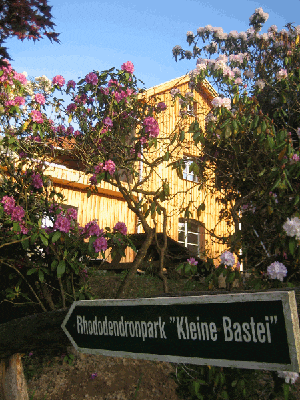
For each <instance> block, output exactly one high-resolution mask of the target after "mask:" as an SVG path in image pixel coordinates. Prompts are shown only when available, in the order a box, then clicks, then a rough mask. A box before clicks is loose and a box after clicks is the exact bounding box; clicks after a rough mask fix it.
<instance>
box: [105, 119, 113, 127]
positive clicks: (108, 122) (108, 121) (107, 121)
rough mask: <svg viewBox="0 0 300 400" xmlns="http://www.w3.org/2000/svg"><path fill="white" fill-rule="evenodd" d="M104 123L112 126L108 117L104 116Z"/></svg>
mask: <svg viewBox="0 0 300 400" xmlns="http://www.w3.org/2000/svg"><path fill="white" fill-rule="evenodd" d="M103 122H104V124H105V125H107V126H113V122H112V120H111V119H110V118H109V117H106V118H105V120H104V121H103Z"/></svg>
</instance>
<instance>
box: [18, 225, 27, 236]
mask: <svg viewBox="0 0 300 400" xmlns="http://www.w3.org/2000/svg"><path fill="white" fill-rule="evenodd" d="M20 229H21V233H23V235H27V233H28V229H27V228H26V226H25V225H24V224H20Z"/></svg>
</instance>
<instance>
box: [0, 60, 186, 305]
mask: <svg viewBox="0 0 300 400" xmlns="http://www.w3.org/2000/svg"><path fill="white" fill-rule="evenodd" d="M133 71H134V66H133V64H132V63H131V62H130V61H127V62H125V63H124V64H123V65H122V66H121V69H120V70H119V71H117V72H115V69H114V68H112V69H111V70H109V71H104V72H102V73H99V72H98V71H93V72H90V73H89V74H87V75H86V76H85V78H84V79H81V80H80V81H79V82H78V83H77V84H76V83H75V81H73V80H70V81H68V82H67V83H66V82H65V79H64V77H63V76H61V75H57V76H55V77H54V78H53V79H52V80H49V79H48V78H47V77H45V76H42V77H37V78H36V79H35V81H33V80H31V81H29V80H27V78H26V76H25V74H21V73H17V72H16V71H14V70H13V69H12V67H11V66H10V64H9V62H8V61H6V66H5V67H3V68H2V70H1V71H0V85H1V90H2V91H1V94H0V118H1V123H2V127H3V133H4V135H3V139H2V141H1V146H2V148H3V149H4V152H2V154H1V166H2V171H3V172H4V171H5V173H4V174H3V180H4V181H5V182H6V183H5V186H3V191H2V196H0V202H1V203H0V204H1V206H0V207H1V208H0V210H1V212H2V214H1V218H3V219H4V222H3V223H2V228H3V229H5V230H6V232H8V234H6V235H4V236H3V237H2V239H1V240H2V242H1V248H3V249H4V248H5V249H6V253H7V255H6V256H5V257H3V258H2V261H1V262H2V264H4V263H6V264H5V265H6V266H7V268H12V269H14V271H15V273H13V274H11V275H10V276H11V277H12V279H17V275H18V274H19V275H20V271H19V270H17V269H16V268H15V266H14V262H13V260H14V258H15V254H16V253H15V246H17V248H18V251H19V252H18V254H20V258H21V262H20V265H26V268H27V270H26V271H27V272H26V273H27V275H29V277H27V279H28V280H30V276H31V275H34V278H32V281H34V282H29V281H28V283H27V285H28V286H30V289H31V292H32V295H33V297H37V296H36V293H33V292H34V288H33V283H34V285H36V286H39V287H40V291H41V293H42V295H43V296H44V298H45V300H46V302H48V305H50V307H51V308H53V307H54V306H53V299H50V297H51V296H50V295H49V293H50V292H49V290H50V289H49V286H48V285H50V286H51V285H52V286H53V285H54V281H51V279H52V278H53V279H54V280H57V282H56V286H55V285H54V287H55V289H54V290H56V291H57V292H58V293H57V295H58V297H60V300H58V297H57V299H56V300H57V302H59V301H60V303H58V304H60V305H62V306H64V305H65V304H67V303H66V302H67V301H68V299H70V301H71V300H72V299H75V298H82V296H83V293H82V290H81V291H78V290H77V291H76V290H75V289H74V287H73V283H74V284H75V285H76V284H77V283H78V282H75V275H76V277H77V279H79V273H80V270H82V269H83V267H84V265H85V264H86V263H87V259H88V258H96V257H97V256H98V255H100V254H101V255H102V257H104V252H105V251H106V250H109V251H111V254H112V256H114V255H115V254H116V253H119V254H121V256H124V255H125V253H124V247H126V246H128V245H129V246H130V247H132V248H133V249H134V246H133V244H132V242H131V241H130V240H129V238H128V236H127V227H126V226H125V224H124V223H123V222H121V221H119V222H118V223H117V224H116V225H115V227H111V228H113V229H112V230H111V228H105V231H103V227H101V226H98V225H97V223H96V222H95V221H94V222H90V223H89V224H90V225H89V224H88V225H87V226H86V227H80V226H78V223H77V220H76V218H75V214H74V211H72V212H69V213H68V212H65V211H62V210H60V209H59V208H55V207H57V205H59V203H60V201H63V199H59V194H58V193H56V192H55V190H54V189H53V187H52V186H51V177H50V176H47V174H45V169H46V167H47V165H48V164H47V163H49V162H59V163H64V162H65V161H64V160H66V159H70V160H72V161H73V162H75V163H77V164H78V168H79V169H80V170H82V171H83V172H85V173H86V174H89V176H90V178H89V179H90V188H89V190H88V196H90V195H91V194H92V193H97V185H98V184H99V183H100V182H101V181H103V180H104V181H106V182H109V183H110V184H111V185H113V186H116V187H117V188H118V189H119V190H120V192H121V193H122V195H123V196H124V199H125V200H126V201H127V204H128V206H129V208H130V209H131V210H132V211H133V212H135V213H136V214H137V216H138V218H139V219H140V221H141V224H142V226H143V228H144V230H145V232H146V233H147V235H148V236H147V240H146V242H145V247H144V248H143V249H142V251H140V252H139V254H138V255H137V257H136V260H135V262H136V264H135V265H134V267H133V268H132V271H131V272H130V273H131V274H132V273H134V272H135V270H136V268H137V267H138V265H139V264H138V263H140V262H141V261H142V258H143V256H142V255H143V253H144V252H146V251H147V248H146V247H147V246H149V245H150V244H151V237H153V235H154V231H153V229H152V228H151V226H150V225H149V222H147V216H148V215H149V214H150V212H151V215H153V214H154V213H155V212H156V210H159V212H161V211H163V212H164V208H163V206H162V205H161V202H163V201H166V200H167V198H168V195H169V188H168V183H166V182H162V183H161V187H158V188H157V189H158V190H157V192H156V193H153V192H151V191H149V193H148V192H147V190H145V189H144V188H143V187H142V185H143V182H145V181H147V179H150V178H151V176H152V174H153V171H154V166H158V165H159V164H162V163H164V162H165V161H166V160H167V159H172V151H173V149H174V148H176V146H173V143H174V133H172V132H170V133H168V136H166V137H165V138H164V139H161V138H160V137H159V125H158V122H157V119H158V115H159V114H160V113H163V112H164V111H165V110H166V108H167V106H166V104H164V103H163V102H158V100H159V99H156V98H155V97H154V98H151V99H146V98H145V97H143V89H139V88H138V87H137V79H136V77H135V76H134V75H133ZM64 87H65V89H64ZM56 90H58V91H61V92H63V90H65V92H66V93H67V94H68V95H70V96H72V101H71V102H70V104H69V105H67V107H64V106H63V105H62V103H61V100H59V99H57V98H56V97H54V96H53V93H54V91H56ZM189 101H190V99H186V101H185V104H186V105H187V104H188V103H189ZM49 105H51V106H52V113H53V114H54V116H52V115H51V118H49V117H48V115H47V109H46V106H49ZM53 110H55V113H54V112H53ZM66 120H67V121H68V123H66ZM73 120H74V121H75V120H76V122H77V123H78V125H79V129H77V130H75V129H74V127H73V126H72V121H73ZM12 122H13V124H12ZM175 139H176V136H175ZM179 145H180V143H179ZM157 146H160V149H161V154H160V155H159V156H156V157H155V158H154V159H153V153H152V154H151V151H153V152H155V151H156V148H157ZM172 146H173V147H172ZM177 148H178V145H177ZM151 149H152V150H151ZM145 150H147V152H148V153H147V154H146V153H144V154H143V155H142V153H143V151H145ZM164 154H167V155H168V158H165V156H164ZM151 157H152V158H151ZM12 158H15V162H13V163H12V162H11V161H12ZM142 158H143V163H144V164H146V165H147V167H149V173H148V175H146V176H145V177H144V178H143V182H141V181H140V179H139V172H138V170H139V161H140V160H141V159H142ZM67 166H68V164H67ZM124 177H125V180H124ZM129 182H131V185H129ZM4 187H5V190H4ZM141 193H142V198H141V199H140V198H138V197H139V196H140V194H141ZM53 207H54V208H53ZM54 209H55V211H54ZM59 210H60V211H59ZM53 212H54V214H53ZM164 217H165V219H164V223H166V218H167V216H166V214H165V213H164ZM45 218H48V220H49V218H50V220H51V223H52V225H51V227H47V228H45V227H43V226H42V225H41V222H42V221H43V220H44V219H45ZM99 218H101V216H99ZM91 232H93V233H91ZM87 240H88V242H87ZM2 254H4V253H2ZM8 254H13V255H12V256H11V258H9V256H8ZM28 254H31V256H30V257H28ZM24 260H25V261H24ZM50 261H51V262H50ZM22 263H23V264H22ZM33 263H34V266H33V267H32V264H33ZM80 265H81V266H82V268H80ZM23 271H24V270H23ZM50 271H51V272H50ZM48 275H49V276H48ZM129 275H130V274H129ZM161 275H162V274H161ZM36 276H38V278H39V281H40V282H42V281H43V280H44V282H43V283H39V282H37V283H36ZM64 276H65V277H66V278H65V279H66V280H67V281H68V283H66V282H65V283H64V282H63V278H64ZM126 278H127V277H126ZM126 278H125V280H124V281H123V282H122V284H123V286H122V285H121V287H120V289H119V291H118V293H117V296H120V295H121V293H123V291H124V290H125V289H124V287H126V285H128V282H129V281H126ZM20 279H21V277H20ZM163 279H164V282H165V278H164V277H163ZM48 280H50V281H51V284H50V283H49V282H48ZM3 285H4V286H5V289H6V292H5V296H6V297H7V296H10V298H11V299H13V300H15V299H17V297H19V296H22V295H23V291H21V289H20V287H19V283H18V285H16V286H14V287H13V288H11V287H9V288H8V287H7V285H8V283H7V281H6V282H5V283H3ZM64 285H65V286H64ZM164 288H165V289H166V290H167V287H166V283H165V287H164ZM85 289H86V290H87V289H88V288H85ZM66 293H67V294H68V295H66ZM24 295H25V294H24ZM54 303H55V302H54ZM55 304H56V303H55ZM39 305H41V301H39ZM56 305H57V304H56ZM42 307H44V305H42Z"/></svg>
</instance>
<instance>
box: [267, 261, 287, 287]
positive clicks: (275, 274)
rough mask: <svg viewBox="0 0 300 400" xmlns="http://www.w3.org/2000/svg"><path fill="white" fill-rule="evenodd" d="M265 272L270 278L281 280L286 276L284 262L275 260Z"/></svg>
mask: <svg viewBox="0 0 300 400" xmlns="http://www.w3.org/2000/svg"><path fill="white" fill-rule="evenodd" d="M267 273H268V275H269V276H270V278H271V279H279V280H280V281H281V282H283V278H284V277H286V274H287V269H286V268H285V266H284V264H282V263H280V262H278V261H275V262H273V263H272V264H271V265H269V266H268V268H267Z"/></svg>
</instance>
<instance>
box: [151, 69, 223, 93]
mask: <svg viewBox="0 0 300 400" xmlns="http://www.w3.org/2000/svg"><path fill="white" fill-rule="evenodd" d="M190 79H191V78H190V75H189V74H186V75H182V76H180V77H179V78H175V79H171V80H170V81H167V82H164V83H161V84H159V85H155V86H152V87H150V88H149V89H146V90H145V92H144V94H146V95H148V96H154V95H158V94H159V93H161V92H164V91H166V90H170V89H172V88H173V87H176V86H177V85H180V84H184V83H187V82H189V81H190ZM201 86H202V87H203V88H204V89H205V90H206V91H207V93H208V94H209V95H210V96H211V97H213V98H214V97H217V96H218V93H217V92H216V91H215V89H214V88H213V87H212V85H211V84H210V83H209V82H208V81H207V80H206V79H205V80H204V81H202V83H201Z"/></svg>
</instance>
